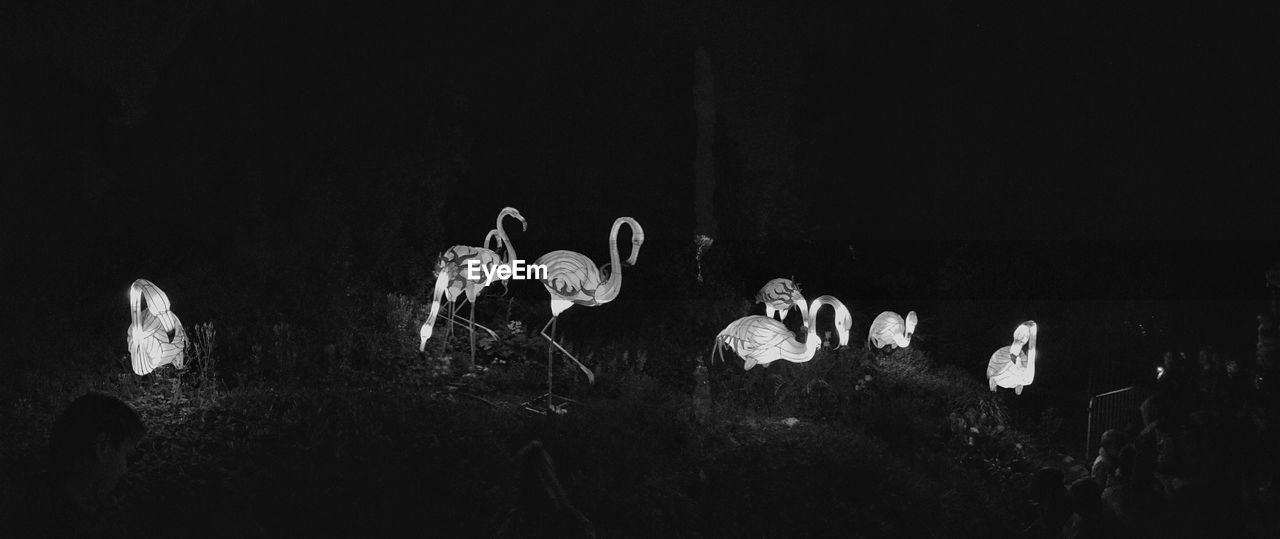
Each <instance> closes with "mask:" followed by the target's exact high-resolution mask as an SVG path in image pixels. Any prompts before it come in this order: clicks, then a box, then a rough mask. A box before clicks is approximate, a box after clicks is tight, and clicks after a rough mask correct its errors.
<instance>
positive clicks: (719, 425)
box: [0, 295, 1034, 537]
mask: <svg viewBox="0 0 1280 539" xmlns="http://www.w3.org/2000/svg"><path fill="white" fill-rule="evenodd" d="M424 307H425V306H424V305H422V304H421V303H419V302H417V301H415V300H413V299H411V298H406V297H402V296H395V295H393V296H390V297H387V298H386V301H385V302H384V303H383V307H382V309H383V311H382V312H381V314H379V313H377V312H374V313H362V314H361V315H360V316H361V319H362V320H366V321H368V320H373V321H374V322H365V323H351V324H350V325H347V326H343V325H341V324H339V325H338V326H337V328H336V330H335V329H334V328H328V329H327V331H326V332H325V334H323V335H321V334H320V333H317V332H315V331H313V330H308V329H306V328H305V327H304V326H294V325H290V324H287V323H283V322H277V323H275V324H270V325H267V324H263V325H262V326H261V327H262V329H259V330H257V331H254V330H252V329H250V328H249V327H247V326H241V327H234V326H226V325H217V324H218V323H217V322H216V321H215V322H214V323H202V324H197V325H195V326H192V328H191V336H192V339H191V341H192V348H191V349H190V350H189V352H188V353H189V356H188V361H187V368H186V369H185V370H184V371H182V372H176V371H174V370H173V369H172V368H171V367H164V368H161V369H158V370H157V371H155V372H154V373H153V374H151V375H149V376H147V377H142V378H139V377H136V376H134V375H133V374H132V373H130V372H129V371H128V367H127V363H126V362H125V361H126V360H127V358H123V357H120V355H119V352H120V351H119V350H118V349H117V348H119V347H118V346H117V345H118V344H119V343H116V342H114V341H115V340H120V339H115V337H116V336H115V335H104V336H103V337H102V338H100V339H98V340H91V341H89V345H87V346H84V347H82V349H81V350H80V351H79V352H78V353H74V354H63V355H62V356H60V357H63V359H62V360H61V361H60V362H53V363H51V364H46V365H44V366H43V369H41V370H28V371H18V372H19V374H18V376H16V377H14V378H12V379H9V380H8V383H7V385H6V388H5V389H6V390H7V391H8V392H9V393H10V394H12V395H13V396H14V397H13V399H11V401H12V402H13V403H14V406H11V407H6V410H7V411H6V412H4V417H3V419H4V421H5V425H6V426H7V429H6V430H7V434H8V436H6V438H5V441H4V442H3V443H0V460H2V462H3V464H4V466H3V468H4V470H5V472H4V474H5V477H3V478H2V479H4V482H3V485H4V486H2V487H0V494H2V497H0V500H12V499H14V497H16V496H20V495H21V494H22V493H21V492H20V491H19V490H17V489H18V487H17V486H16V485H20V484H21V480H22V479H23V478H24V477H25V476H24V474H29V473H30V472H31V471H34V470H38V469H40V468H41V467H42V466H43V464H44V463H43V456H44V441H45V440H47V435H48V432H47V428H48V425H50V424H51V422H52V417H53V414H54V413H55V412H56V411H57V410H58V409H59V408H61V407H62V406H63V405H65V403H66V402H69V401H70V400H71V399H72V398H74V396H76V395H78V394H81V393H83V392H84V391H85V390H89V389H94V390H99V391H104V392H108V393H111V394H115V395H118V396H120V397H121V398H123V399H125V400H127V401H128V402H130V403H131V404H132V405H133V406H134V407H135V408H136V409H137V410H138V411H139V413H140V414H141V415H142V416H143V418H144V420H145V421H146V423H147V425H148V427H149V429H150V432H149V434H148V436H147V438H146V440H145V441H144V442H143V443H142V444H141V446H140V449H139V452H138V455H137V457H136V461H135V463H134V464H133V466H132V470H131V473H130V475H129V476H128V479H127V480H126V481H125V482H124V483H123V484H122V485H121V487H120V488H119V489H118V491H117V499H118V500H119V503H118V505H116V506H115V508H114V509H113V511H115V514H114V516H116V517H118V518H117V521H118V522H120V523H121V524H120V526H121V528H120V530H119V531H120V532H121V533H122V534H129V535H134V536H174V535H176V536H190V535H208V536H246V537H255V536H258V537H261V536H277V535H280V534H283V533H299V532H303V533H307V532H311V533H323V534H325V535H333V534H337V535H379V534H383V533H391V532H394V531H397V530H405V529H415V530H431V531H432V532H435V533H437V534H439V535H443V536H459V535H465V536H471V535H486V534H490V533H492V531H493V530H494V529H496V526H497V520H498V519H499V518H500V517H501V515H503V514H505V513H506V511H508V510H509V509H510V508H511V507H512V505H513V504H514V503H515V499H516V498H515V495H516V492H515V485H516V482H515V479H516V466H515V463H514V461H513V454H514V452H515V450H516V449H517V448H518V447H519V446H520V445H521V444H522V443H523V442H524V441H527V440H528V439H531V438H539V439H542V440H543V441H544V443H545V444H546V445H547V447H548V448H549V450H550V452H551V454H552V455H553V456H554V458H555V459H556V460H557V464H558V466H559V470H560V473H561V479H562V481H563V482H564V483H565V486H566V488H567V489H568V491H569V492H570V495H571V497H572V498H573V499H574V501H575V503H576V504H577V505H578V506H579V508H580V509H581V510H583V511H584V512H585V513H586V514H587V515H589V517H590V518H591V519H592V520H593V522H594V523H595V526H596V529H597V531H598V533H599V534H600V535H601V536H618V537H641V536H655V535H657V536H671V537H720V536H743V535H747V536H757V535H763V536H778V535H825V534H828V533H829V532H830V531H831V530H844V532H846V533H842V535H853V536H878V535H912V536H915V535H930V536H956V535H970V534H974V533H980V534H982V535H995V536H1000V535H1011V534H1014V533H1016V532H1017V531H1019V530H1020V529H1021V527H1022V525H1023V524H1024V523H1026V522H1028V521H1029V520H1030V519H1031V513H1030V511H1031V509H1030V507H1029V506H1028V505H1027V504H1026V503H1025V502H1024V501H1023V499H1024V496H1023V492H1022V486H1023V485H1025V484H1026V479H1027V477H1028V474H1029V472H1030V471H1031V468H1033V467H1034V462H1032V461H1031V460H1029V459H1028V458H1027V455H1028V453H1029V451H1030V449H1031V446H1032V445H1033V443H1034V442H1033V439H1032V438H1031V437H1030V436H1028V435H1025V434H1021V433H1017V432H1015V431H1014V430H1013V429H1012V428H1011V426H1010V423H1009V421H1008V413H1007V411H1005V410H1004V408H1003V406H1002V404H1001V403H1000V401H999V400H997V399H995V398H994V397H993V396H992V395H991V394H990V393H989V392H988V391H987V390H986V387H985V386H984V385H982V384H981V383H980V382H979V381H977V380H973V379H971V378H970V377H969V376H968V375H966V374H965V373H961V372H959V371H957V370H954V369H950V368H946V367H939V366H936V365H933V364H932V363H931V362H930V361H929V359H928V358H927V357H925V356H924V355H922V354H920V353H918V352H915V351H910V350H908V351H900V352H898V353H896V354H895V355H893V356H892V357H888V358H876V357H872V356H871V355H869V354H868V353H866V352H864V351H862V350H850V349H845V350H842V351H839V352H832V351H823V352H820V353H819V356H818V357H817V358H815V360H814V361H812V362H810V363H808V364H796V365H793V364H780V365H775V366H773V367H772V368H771V369H768V370H767V372H766V369H762V368H757V369H754V370H752V371H750V372H742V371H741V369H740V367H738V368H732V367H724V366H714V367H713V368H712V369H711V370H710V371H709V372H708V373H707V375H706V380H707V384H706V386H704V387H705V389H702V390H701V391H694V390H690V389H688V388H692V387H694V384H693V382H692V379H691V380H690V382H689V383H688V384H672V383H668V382H667V381H666V379H665V378H659V377H654V376H652V375H651V374H649V373H648V371H649V370H650V369H649V367H650V366H651V365H653V364H655V363H663V362H664V360H665V359H666V358H664V357H661V356H654V355H651V353H650V352H648V351H645V350H635V349H626V348H622V347H620V346H618V345H612V344H609V343H605V344H604V345H599V344H596V345H594V346H592V345H590V344H582V345H580V346H579V347H578V349H579V351H580V352H581V354H582V356H583V357H584V358H586V359H587V361H588V362H589V363H591V364H593V365H594V366H595V367H596V371H597V372H598V374H599V379H598V381H597V383H596V384H595V386H593V387H588V386H587V384H586V383H585V381H584V379H583V377H582V375H581V373H579V372H577V370H576V368H575V367H572V366H570V365H569V364H568V362H565V361H562V360H557V361H556V363H555V364H556V365H557V367H556V368H557V372H556V376H557V381H556V383H557V388H558V391H562V392H566V393H568V394H570V395H571V396H574V397H575V398H577V399H578V400H579V403H578V404H575V405H573V406H572V407H571V410H572V411H571V413H569V414H568V415H566V416H563V417H558V418H553V420H547V419H545V418H543V417H542V416H537V415H534V414H530V413H528V412H526V411H523V410H522V409H521V408H520V403H521V402H523V401H524V400H527V399H528V398H530V397H532V396H534V395H536V394H538V393H539V392H540V391H542V390H543V388H544V384H545V371H544V368H545V367H544V366H545V358H546V355H545V354H546V348H545V342H544V341H542V340H541V339H540V338H537V337H536V335H533V336H531V335H530V329H529V328H528V327H526V326H523V325H521V324H520V323H518V322H511V321H510V320H509V319H506V320H504V319H503V318H502V317H501V316H498V317H496V318H495V319H493V320H489V322H491V323H492V324H493V325H490V327H493V328H494V329H495V330H497V331H499V334H500V339H499V341H497V342H492V341H488V340H487V339H481V342H480V347H481V350H482V357H484V358H485V359H484V360H482V361H481V363H482V364H483V365H484V367H483V368H480V369H477V370H476V371H475V372H471V373H466V374H460V373H456V372H452V364H453V363H452V361H451V360H450V358H449V356H441V355H439V354H438V349H437V350H433V349H432V347H429V348H428V353H427V354H426V355H419V354H418V351H417V337H416V331H412V330H413V329H416V328H412V326H413V325H414V323H415V321H416V320H420V319H421V318H422V317H424V316H425V314H424ZM508 308H509V307H508ZM420 315H421V316H420ZM486 325H489V324H486ZM113 339H114V340H113ZM466 346H467V341H466V339H465V338H463V336H458V337H456V338H455V339H454V341H453V342H451V343H450V349H451V350H452V351H453V352H452V354H453V355H457V354H458V353H465V350H466ZM702 348H704V347H701V346H700V347H699V349H702ZM105 357H111V358H115V359H114V360H113V362H104V361H99V359H100V358H105ZM690 357H692V353H691V354H690ZM685 360H688V359H687V358H686V359H685ZM122 373H123V374H122ZM283 373H287V375H284V376H281V374H283ZM690 378H692V377H690ZM465 394H471V395H476V396H479V397H481V398H483V399H484V400H485V401H487V403H486V402H481V400H479V399H474V398H468V397H466V396H465Z"/></svg>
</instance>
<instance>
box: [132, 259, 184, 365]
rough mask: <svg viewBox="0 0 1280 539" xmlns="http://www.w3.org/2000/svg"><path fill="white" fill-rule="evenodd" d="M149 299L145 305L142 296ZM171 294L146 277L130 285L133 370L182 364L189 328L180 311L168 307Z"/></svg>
mask: <svg viewBox="0 0 1280 539" xmlns="http://www.w3.org/2000/svg"><path fill="white" fill-rule="evenodd" d="M144 298H145V299H146V309H143V308H142V300H143V299H144ZM169 309H170V304H169V297H168V296H167V295H165V293H164V291H163V290H160V287H158V286H156V285H155V284H153V283H152V282H151V281H148V280H146V279H138V280H136V281H134V282H133V284H132V285H130V287H129V311H130V317H131V320H132V321H131V323H130V324H129V331H128V332H127V337H126V341H127V342H128V346H129V357H130V360H131V363H132V364H133V372H134V373H135V374H137V375H139V376H144V375H147V374H150V373H151V371H154V370H156V369H157V368H159V367H162V366H164V365H169V364H172V365H173V366H174V367H175V368H178V369H181V368H182V367H183V359H184V353H185V350H186V346H187V332H186V330H185V329H183V327H182V321H181V320H179V319H178V315H176V314H174V313H173V311H171V310H169Z"/></svg>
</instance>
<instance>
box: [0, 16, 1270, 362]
mask: <svg viewBox="0 0 1280 539" xmlns="http://www.w3.org/2000/svg"><path fill="white" fill-rule="evenodd" d="M128 4H129V6H131V7H130V8H128V9H125V8H119V9H112V8H107V7H98V8H95V9H97V10H98V11H84V9H87V8H84V7H83V6H79V5H78V4H75V3H71V2H22V3H19V5H17V6H15V7H13V8H6V10H5V11H4V12H0V17H2V18H0V25H2V26H0V47H3V51H4V54H3V56H2V57H0V61H3V64H0V65H2V66H3V72H4V73H5V75H4V76H3V77H0V95H3V96H4V98H3V101H4V103H5V104H4V106H3V107H2V108H0V112H2V113H3V116H0V174H3V175H4V176H5V185H12V186H15V187H14V188H12V190H11V191H10V195H9V196H6V197H4V198H5V203H4V205H5V206H6V207H5V211H4V213H5V221H6V223H5V228H6V229H7V230H9V231H17V234H15V236H16V237H15V238H13V239H14V240H16V246H15V247H14V248H13V250H12V251H11V253H14V254H15V255H16V256H11V257H8V259H9V262H8V264H6V265H7V266H9V267H12V268H16V269H18V270H19V271H21V272H23V273H24V274H26V275H27V276H28V277H27V279H29V280H30V282H32V283H36V284H38V285H41V286H44V285H54V284H55V283H57V286H58V287H59V288H58V290H59V291H57V292H51V291H49V289H47V288H40V289H41V290H42V291H41V292H39V293H37V292H33V291H31V290H34V289H37V288H39V287H37V286H32V287H30V288H28V289H27V290H25V291H20V292H19V293H18V296H19V297H18V298H17V299H18V301H17V303H16V305H27V304H25V303H23V302H22V300H24V299H25V300H28V301H30V302H31V303H35V302H36V299H35V298H37V297H39V298H41V299H40V300H41V301H45V300H46V299H47V298H49V297H50V296H49V295H50V294H52V295H53V297H56V298H57V299H56V301H55V300H48V301H55V302H61V303H63V304H69V305H75V306H77V307H78V308H79V309H82V310H86V311H93V310H94V309H97V308H98V307H96V305H98V304H99V303H101V304H103V305H111V307H110V308H112V309H115V308H117V307H118V305H115V304H114V303H112V302H113V301H115V299H117V298H116V294H115V293H114V292H113V293H111V294H107V293H102V294H98V295H96V296H95V295H94V294H96V293H95V292H91V291H94V290H102V289H105V288H108V287H111V286H117V285H118V286H117V288H119V289H120V290H123V289H124V286H125V283H127V282H129V281H130V280H132V279H133V278H135V277H136V276H138V275H140V274H152V275H161V276H163V278H165V279H166V282H170V283H176V284H174V285H172V286H173V287H174V288H181V287H182V286H183V285H186V284H190V283H198V282H199V283H217V286H221V287H235V288H237V289H252V288H253V287H254V286H256V284H255V281H254V280H255V279H259V278H260V277H259V275H260V274H261V273H262V272H265V271H268V269H269V268H282V267H288V268H293V269H291V270H290V271H301V272H308V271H310V272H321V273H323V272H324V271H328V269H327V268H330V265H331V262H332V261H333V260H341V259H343V256H346V255H344V254H343V253H346V252H348V251H349V252H350V253H354V254H351V255H350V257H349V258H350V259H352V260H355V261H356V262H355V263H356V265H357V267H358V268H359V269H361V270H362V271H366V272H368V273H369V274H371V275H375V276H377V278H376V279H375V282H377V283H379V284H382V285H383V286H384V287H386V288H393V289H394V288H397V287H404V286H405V283H407V282H412V279H411V277H412V276H414V275H420V273H421V271H426V270H427V268H422V269H418V270H413V269H404V270H400V269H396V268H397V267H398V265H399V264H404V265H409V266H414V267H418V266H425V265H428V264H427V263H424V261H426V260H428V259H429V257H430V256H431V253H434V252H437V251H438V250H439V249H441V248H443V247H446V246H447V245H448V244H453V243H460V242H463V241H464V239H465V238H475V239H477V240H478V239H479V238H480V237H483V234H484V232H485V231H487V230H488V229H489V228H491V227H492V219H493V216H494V215H496V213H497V211H498V210H499V209H501V208H502V207H503V206H506V205H512V206H516V207H518V208H520V210H521V211H522V212H523V213H524V214H525V215H526V216H527V217H528V218H529V220H530V229H529V231H528V233H525V234H518V235H516V236H515V237H516V238H517V240H516V241H517V242H518V243H517V246H518V247H520V254H521V255H522V257H523V258H526V259H532V258H535V257H536V256H537V255H538V254H540V253H542V252H545V251H547V250H550V249H557V248H571V249H580V250H583V251H584V252H586V253H588V254H589V255H591V256H592V257H593V258H597V259H603V258H604V256H605V251H604V249H605V241H604V240H605V236H606V233H607V231H608V227H609V225H610V223H611V222H612V220H613V218H614V217H616V216H619V215H631V216H634V217H636V218H637V219H639V220H640V221H641V222H642V223H643V224H644V226H645V231H646V233H647V238H648V242H649V243H647V244H646V251H645V252H644V253H645V254H642V258H641V268H643V264H644V261H645V260H647V258H646V256H661V255H660V253H661V252H662V251H663V250H664V249H667V250H670V249H672V248H673V247H674V246H677V245H683V244H684V242H686V241H687V238H688V237H689V235H690V230H691V227H692V224H693V202H692V201H693V176H692V173H693V172H692V160H693V155H694V140H695V136H696V133H695V124H694V115H693V109H692V95H691V84H692V82H693V71H692V68H693V51H694V49H695V48H696V47H697V46H698V45H702V46H704V47H706V48H707V50H708V51H709V52H710V55H711V58H712V63H713V66H714V70H715V77H716V91H717V100H718V103H717V106H718V108H719V118H718V122H719V123H718V127H717V129H718V132H717V145H716V152H717V154H716V159H717V172H718V178H717V181H718V191H717V194H716V204H717V206H716V215H717V219H718V220H719V221H720V222H721V237H720V240H721V245H725V246H733V247H732V248H733V249H735V253H736V254H735V257H736V258H735V260H737V261H738V264H739V265H740V266H742V268H743V269H742V272H743V274H744V277H743V279H744V282H756V281H757V280H760V278H767V277H768V276H774V275H788V274H795V275H797V278H798V279H801V280H802V281H806V282H808V283H811V286H814V287H815V289H822V290H830V291H832V292H833V293H837V294H849V295H856V296H857V297H860V298H868V299H867V301H868V304H867V307H868V308H874V309H879V308H882V307H887V306H890V305H887V304H888V303H889V302H890V300H892V299H894V298H916V299H921V300H923V298H926V297H928V298H933V299H947V300H956V299H973V298H975V297H980V298H983V299H1009V300H1014V301H1034V300H1043V299H1052V300H1085V299H1089V300H1107V301H1128V300H1134V299H1149V300H1160V301H1168V302H1175V301H1180V300H1188V299H1194V300H1213V299H1219V300H1220V299H1224V298H1229V299H1234V300H1241V301H1256V300H1258V299H1260V298H1262V297H1264V296H1265V290H1264V289H1263V287H1262V283H1261V281H1262V278H1261V276H1262V271H1263V269H1265V267H1267V266H1268V265H1270V264H1271V263H1273V262H1275V260H1276V257H1277V255H1280V251H1278V250H1277V243H1276V242H1275V239H1276V234H1275V231H1276V226H1277V225H1276V224H1275V223H1276V219H1275V217H1274V215H1275V213H1276V211H1275V208H1276V206H1277V204H1278V203H1280V197H1277V194H1278V192H1280V190H1277V188H1276V180H1275V174H1274V172H1275V170H1276V167H1275V161H1274V156H1275V155H1276V150H1277V147H1276V146H1277V141H1278V140H1280V139H1278V137H1277V126H1280V114H1278V113H1280V105H1278V103H1277V101H1276V95H1280V94H1277V90H1280V88H1277V86H1276V82H1277V80H1280V78H1277V76H1276V75H1277V69H1280V66H1277V64H1276V62H1275V61H1274V52H1275V51H1276V50H1280V43H1277V40H1280V35H1277V33H1276V32H1275V31H1274V26H1275V23H1276V21H1277V18H1276V16H1275V15H1276V13H1275V9H1276V8H1274V7H1273V8H1271V11H1269V12H1244V11H1239V12H1224V11H1213V12H1208V11H1204V10H1208V9H1210V8H1209V7H1208V6H1193V5H1191V4H1190V3H1174V4H1170V5H1166V6H1164V7H1163V8H1162V9H1161V10H1159V11H1148V10H1139V9H1136V8H1123V7H1116V6H1112V5H1111V4H1109V3H1102V2H1098V3H1093V5H1087V6H1086V5H1080V4H1071V5H1055V6H1052V7H1045V6H1040V5H1032V4H1026V3H1018V2H1001V3H992V4H988V5H986V6H981V7H979V6H969V5H962V4H959V3H948V2H921V3H913V4H910V5H901V4H897V3H894V4H890V6H892V7H886V6H879V7H875V6H863V5H861V4H858V5H857V6H856V7H855V6H848V7H844V8H839V9H836V8H829V7H824V8H809V9H806V10H798V9H787V8H783V7H781V5H775V6H748V5H743V4H740V3H736V2H708V3H698V4H687V5H686V4H683V3H677V2H651V3H643V5H644V6H646V7H635V6H632V7H627V8H620V7H618V6H609V7H604V6H598V5H596V4H595V3H591V2H577V3H556V7H546V6H541V5H537V6H535V5H532V4H529V3H516V2H506V3H483V4H478V5H468V6H466V7H460V6H454V7H450V8H447V10H440V11H431V10H426V11H418V12H410V11H395V12H392V11H370V10H369V8H364V7H361V8H357V4H355V3H351V4H348V5H339V4H315V5H313V6H312V7H309V8H308V9H307V10H305V11H292V10H287V9H285V8H283V7H280V6H276V5H275V4H273V3H267V2H253V1H248V0H246V1H240V2H223V3H216V4H213V3H210V4H208V5H206V4H204V3H198V2H187V3H173V2H130V3H128ZM112 5H115V4H112ZM1214 9H1216V8H1214ZM139 104H142V105H145V111H146V112H145V115H143V114H133V115H132V116H131V115H130V114H131V113H132V112H136V111H137V110H140V106H139ZM122 118H125V119H124V120H122ZM130 120H136V122H131V121H130ZM15 194H16V196H15ZM903 240H909V241H903ZM989 240H1003V241H998V242H991V241H989ZM1013 240H1016V241H1013ZM1116 240H1129V241H1116ZM1152 240H1168V241H1164V242H1156V241H1152ZM1173 240H1198V241H1173ZM851 246H852V247H853V249H852V250H850V247H851ZM654 253H659V254H658V255H655V254H654ZM751 253H754V256H755V258H749V257H748V256H747V255H748V254H751ZM948 257H950V258H951V259H952V260H951V264H952V266H951V267H952V268H953V271H959V272H960V273H961V274H963V275H967V276H968V277H966V279H965V280H964V283H962V284H960V285H956V287H957V288H953V289H951V291H949V292H945V293H943V292H939V289H940V286H941V285H940V284H939V282H940V280H939V279H940V278H938V277H937V275H939V274H940V272H944V271H945V268H946V267H948V266H947V263H948ZM965 257H968V258H965ZM744 260H746V261H744ZM965 260H970V262H964V261H965ZM972 260H987V262H983V263H982V264H979V263H977V262H972ZM991 260H998V261H1004V260H1008V261H1009V264H1011V265H1013V266H1015V267H1024V268H1027V271H1026V272H1023V274H1022V275H1023V277H1021V278H1010V279H1004V278H1000V277H993V278H990V279H988V278H986V277H976V276H974V272H979V273H980V272H983V271H994V270H993V269H992V268H1002V267H1003V266H1000V265H998V264H996V263H993V262H991ZM404 261H407V262H404ZM957 261H960V262H957ZM966 264H967V265H966ZM984 264H985V265H984ZM993 264H996V265H993ZM1000 264H1003V262H1000ZM1019 264H1021V266H1018V265H1019ZM819 267H821V268H822V269H817V268H819ZM957 267H958V268H960V269H958V270H955V269H954V268H957ZM973 268H978V269H973ZM414 271H417V272H419V273H414ZM1001 271H1004V270H1001ZM397 272H399V273H397ZM637 273H641V272H639V271H637ZM406 275H409V276H410V277H405V276H406ZM160 278H161V277H157V279H160ZM637 279H638V281H633V282H638V283H639V284H636V285H634V286H637V287H640V289H641V290H649V291H651V292H652V291H657V290H661V276H657V275H648V276H638V277H637ZM992 279H996V280H999V281H1000V282H999V283H991V282H988V281H991V280H992ZM269 281H270V280H269V279H265V278H263V283H267V282H269ZM894 283H897V284H894ZM1007 283H1016V284H1007ZM258 284H262V283H258ZM217 286H213V285H210V286H209V288H208V291H206V292H203V294H205V295H206V296H212V295H216V294H219V293H221V292H219V291H218V289H217ZM406 292H410V293H412V291H408V290H406ZM747 292H749V291H748V290H745V289H744V290H743V293H744V294H746V293H747ZM654 293H660V292H654ZM193 294H194V293H193ZM948 294H949V295H948ZM98 296H101V297H98ZM188 301H189V304H193V305H194V304H198V303H199V301H198V298H196V299H188ZM193 308H194V307H193ZM898 308H901V307H898ZM1232 308H1236V307H1232ZM1025 310H1027V311H1028V315H1030V316H1034V315H1035V314H1034V310H1035V309H1034V308H1027V309H1025ZM112 312H114V311H112ZM1198 312H1202V313H1210V312H1214V313H1216V312H1218V311H1212V310H1211V309H1207V308H1206V309H1204V310H1201V311H1198ZM1232 312H1234V313H1235V314H1236V315H1239V319H1232V322H1231V324H1232V327H1236V328H1238V327H1239V324H1240V323H1242V322H1241V321H1244V322H1243V323H1247V321H1248V320H1249V319H1250V318H1251V316H1252V314H1251V312H1239V311H1232ZM1008 316H1009V317H1010V318H1015V317H1016V316H1014V315H1008ZM1204 316H1209V315H1208V314H1205V315H1204ZM1000 322H1001V323H1003V322H1005V320H1003V319H1001V321H1000ZM1001 327H1003V326H1001ZM1002 332H1003V330H1001V331H995V332H994V333H1002ZM1248 332H1249V328H1248V327H1247V326H1246V327H1245V328H1244V330H1243V332H1242V335H1246V336H1247V334H1248ZM984 342H986V341H984ZM975 346H976V345H975ZM993 346H995V345H992V347H993ZM984 347H986V348H990V347H987V346H986V345H985V344H983V345H981V346H977V348H984Z"/></svg>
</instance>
